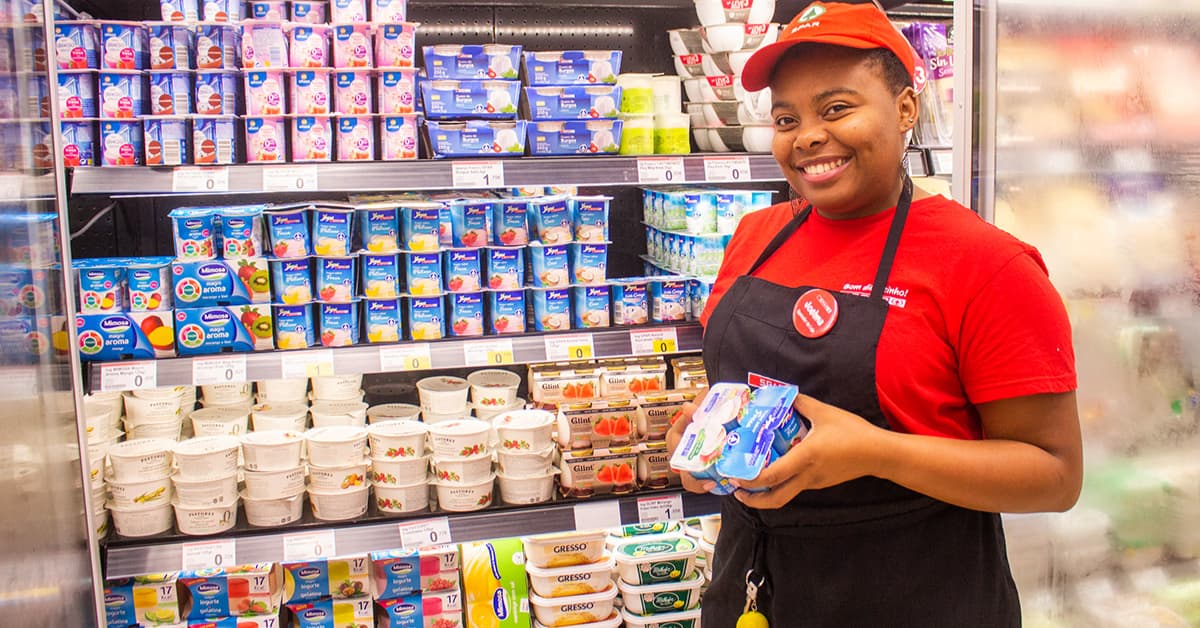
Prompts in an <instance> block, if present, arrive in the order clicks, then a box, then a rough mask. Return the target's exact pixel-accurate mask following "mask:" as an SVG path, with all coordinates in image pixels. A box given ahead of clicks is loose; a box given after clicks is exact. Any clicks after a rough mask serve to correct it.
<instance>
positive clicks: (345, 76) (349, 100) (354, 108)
mask: <svg viewBox="0 0 1200 628" xmlns="http://www.w3.org/2000/svg"><path fill="white" fill-rule="evenodd" d="M333 103H334V112H336V113H339V114H342V115H347V116H362V115H368V114H370V113H371V111H372V110H373V109H374V105H375V103H374V98H373V97H372V93H371V70H335V71H334V72H333Z"/></svg>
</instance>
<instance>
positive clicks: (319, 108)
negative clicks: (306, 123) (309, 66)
mask: <svg viewBox="0 0 1200 628" xmlns="http://www.w3.org/2000/svg"><path fill="white" fill-rule="evenodd" d="M288 78H289V80H290V81H291V88H292V89H291V91H292V98H291V104H292V107H291V112H290V113H294V114H297V115H325V114H328V113H329V112H330V101H331V98H330V90H329V70H328V69H325V68H321V69H316V70H293V71H292V72H290V73H289V75H288Z"/></svg>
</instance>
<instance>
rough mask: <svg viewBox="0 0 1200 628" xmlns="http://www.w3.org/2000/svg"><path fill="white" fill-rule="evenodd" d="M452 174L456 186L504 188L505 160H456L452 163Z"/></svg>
mask: <svg viewBox="0 0 1200 628" xmlns="http://www.w3.org/2000/svg"><path fill="white" fill-rule="evenodd" d="M450 176H451V178H452V179H453V180H454V187H456V188H502V187H504V162H501V161H456V162H454V163H452V164H450Z"/></svg>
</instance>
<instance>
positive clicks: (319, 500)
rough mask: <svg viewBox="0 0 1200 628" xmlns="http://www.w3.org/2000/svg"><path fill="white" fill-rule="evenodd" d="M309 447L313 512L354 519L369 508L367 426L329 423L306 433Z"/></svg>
mask: <svg viewBox="0 0 1200 628" xmlns="http://www.w3.org/2000/svg"><path fill="white" fill-rule="evenodd" d="M305 443H306V444H307V447H308V473H309V482H308V499H309V501H310V502H311V504H312V509H313V516H315V517H316V518H317V519H321V520H324V521H342V520H346V519H354V518H356V517H360V516H362V515H363V514H364V513H366V512H367V498H368V493H369V492H370V490H369V489H370V484H369V480H368V479H367V467H368V466H369V462H368V460H367V429H366V428H365V427H361V426H350V425H329V426H325V427H316V428H313V429H311V430H309V431H308V432H307V433H306V434H305Z"/></svg>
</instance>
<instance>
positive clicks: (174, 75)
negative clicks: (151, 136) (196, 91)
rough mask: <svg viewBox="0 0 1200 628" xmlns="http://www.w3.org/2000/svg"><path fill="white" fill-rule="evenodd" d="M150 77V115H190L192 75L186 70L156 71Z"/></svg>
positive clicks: (148, 73)
mask: <svg viewBox="0 0 1200 628" xmlns="http://www.w3.org/2000/svg"><path fill="white" fill-rule="evenodd" d="M146 74H147V75H148V76H149V77H150V114H151V115H155V116H182V115H187V114H190V113H192V73H191V72H190V71H188V70H158V71H151V72H147V73H146Z"/></svg>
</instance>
